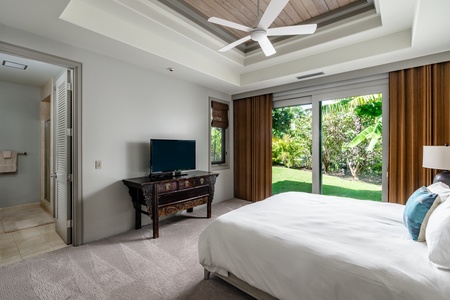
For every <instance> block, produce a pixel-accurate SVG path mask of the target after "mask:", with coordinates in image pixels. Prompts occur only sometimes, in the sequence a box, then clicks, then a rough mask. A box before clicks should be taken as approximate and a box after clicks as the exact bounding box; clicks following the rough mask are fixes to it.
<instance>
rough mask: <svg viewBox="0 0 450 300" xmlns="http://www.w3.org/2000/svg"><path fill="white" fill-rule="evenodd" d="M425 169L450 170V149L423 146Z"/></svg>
mask: <svg viewBox="0 0 450 300" xmlns="http://www.w3.org/2000/svg"><path fill="white" fill-rule="evenodd" d="M422 166H423V167H424V168H430V169H437V170H450V147H447V146H423V164H422Z"/></svg>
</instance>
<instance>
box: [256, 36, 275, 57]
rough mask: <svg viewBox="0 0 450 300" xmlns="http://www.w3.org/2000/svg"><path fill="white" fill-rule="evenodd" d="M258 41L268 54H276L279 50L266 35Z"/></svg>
mask: <svg viewBox="0 0 450 300" xmlns="http://www.w3.org/2000/svg"><path fill="white" fill-rule="evenodd" d="M258 43H259V46H261V49H262V51H263V52H264V54H265V55H266V56H271V55H272V54H275V53H276V52H277V51H275V48H274V47H273V45H272V43H271V42H270V41H269V39H268V38H267V36H264V37H262V38H261V39H259V40H258Z"/></svg>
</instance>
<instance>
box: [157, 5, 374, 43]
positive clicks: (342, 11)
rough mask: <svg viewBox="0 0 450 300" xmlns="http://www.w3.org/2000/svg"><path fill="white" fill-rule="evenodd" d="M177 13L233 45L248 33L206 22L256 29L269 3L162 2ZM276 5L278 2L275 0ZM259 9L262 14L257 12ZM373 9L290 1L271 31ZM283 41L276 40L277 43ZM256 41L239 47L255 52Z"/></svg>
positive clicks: (344, 16)
mask: <svg viewBox="0 0 450 300" xmlns="http://www.w3.org/2000/svg"><path fill="white" fill-rule="evenodd" d="M159 1H160V2H162V3H164V4H166V5H167V6H169V7H171V8H172V9H174V10H176V11H177V12H178V13H180V14H182V15H184V16H185V17H188V18H189V19H191V20H192V21H194V22H196V23H197V24H199V25H201V26H202V27H204V28H205V29H207V30H209V31H210V32H212V33H214V34H216V35H217V36H218V37H220V38H222V39H223V40H224V41H225V42H226V43H231V42H233V41H235V40H237V39H239V38H242V37H244V36H245V35H247V34H248V33H245V32H242V31H239V30H234V29H231V28H228V27H222V26H219V25H215V24H211V23H209V22H207V20H208V18H210V17H218V18H222V19H226V20H229V21H232V22H235V23H239V24H243V25H246V26H249V27H254V26H255V24H257V21H258V17H259V18H260V17H261V16H262V15H263V14H264V12H265V10H266V8H267V5H268V4H269V3H270V0H159ZM272 1H277V0H272ZM258 8H259V10H258ZM372 9H374V4H373V0H290V1H289V3H288V4H287V5H286V7H285V8H284V10H283V11H282V12H281V13H280V15H279V16H278V18H276V19H275V21H274V22H273V24H272V26H271V27H283V26H291V25H298V24H307V23H316V24H318V28H320V27H321V26H325V25H328V24H331V23H334V22H337V21H341V20H343V19H345V18H348V17H351V16H354V15H356V14H360V13H363V12H366V11H368V10H372ZM282 39H284V38H283V37H273V38H271V41H272V42H273V43H276V42H277V41H279V40H282ZM256 46H257V44H256V43H255V42H253V41H249V42H248V43H246V44H244V45H241V47H238V48H239V49H241V50H242V51H244V52H247V51H250V50H253V49H254V48H255V47H256Z"/></svg>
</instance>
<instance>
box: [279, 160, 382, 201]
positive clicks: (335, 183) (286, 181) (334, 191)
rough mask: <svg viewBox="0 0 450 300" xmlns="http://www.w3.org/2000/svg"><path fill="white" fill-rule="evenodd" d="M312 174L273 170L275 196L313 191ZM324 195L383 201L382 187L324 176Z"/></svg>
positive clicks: (283, 169)
mask: <svg viewBox="0 0 450 300" xmlns="http://www.w3.org/2000/svg"><path fill="white" fill-rule="evenodd" d="M311 177H312V176H311V172H310V171H303V170H297V169H288V168H284V167H273V168H272V190H273V194H279V193H282V192H288V191H299V192H308V193H311V191H312V184H311ZM322 194H324V195H334V196H342V197H349V198H355V199H363V200H374V201H381V185H376V184H372V183H366V182H364V181H353V180H348V179H342V178H339V177H337V176H329V175H322Z"/></svg>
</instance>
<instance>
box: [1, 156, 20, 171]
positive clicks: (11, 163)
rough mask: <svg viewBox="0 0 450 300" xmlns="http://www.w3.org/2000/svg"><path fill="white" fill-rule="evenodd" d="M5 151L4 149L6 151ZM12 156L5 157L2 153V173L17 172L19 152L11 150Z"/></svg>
mask: <svg viewBox="0 0 450 300" xmlns="http://www.w3.org/2000/svg"><path fill="white" fill-rule="evenodd" d="M4 152H5V151H3V153H4ZM10 152H11V157H10V158H6V159H5V158H4V156H3V155H0V173H14V172H17V152H15V151H10Z"/></svg>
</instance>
